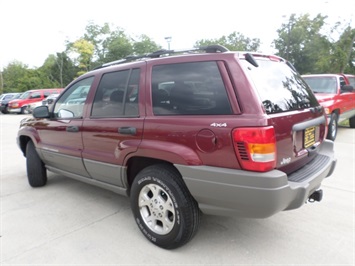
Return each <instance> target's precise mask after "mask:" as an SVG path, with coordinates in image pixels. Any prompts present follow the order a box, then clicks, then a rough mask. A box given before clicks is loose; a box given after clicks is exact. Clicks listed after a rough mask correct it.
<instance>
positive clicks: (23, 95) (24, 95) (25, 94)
mask: <svg viewBox="0 0 355 266" xmlns="http://www.w3.org/2000/svg"><path fill="white" fill-rule="evenodd" d="M30 94H31V93H30V92H29V91H26V92H25V93H23V94H22V95H21V96H20V98H19V99H27V98H28V97H29V95H30Z"/></svg>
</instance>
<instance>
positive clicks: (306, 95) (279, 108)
mask: <svg viewBox="0 0 355 266" xmlns="http://www.w3.org/2000/svg"><path fill="white" fill-rule="evenodd" d="M256 59H257V63H258V65H259V66H258V67H255V66H253V65H252V64H250V63H249V62H247V61H246V60H244V59H242V60H241V63H242V66H243V67H244V69H245V70H246V72H247V73H248V74H249V76H250V78H251V80H252V82H253V83H254V85H255V88H256V90H257V92H258V94H259V96H260V99H261V101H262V103H263V105H264V108H265V110H266V113H268V114H271V113H281V112H288V111H294V110H301V109H305V108H310V107H315V106H318V105H319V104H318V101H317V99H316V98H315V96H314V94H313V92H312V90H311V89H310V88H309V87H308V85H307V84H306V83H305V82H304V81H303V79H302V78H301V77H300V75H299V74H298V73H297V72H295V71H293V70H292V69H291V68H290V67H289V66H288V65H287V64H285V63H284V62H281V61H276V60H270V59H269V58H256Z"/></svg>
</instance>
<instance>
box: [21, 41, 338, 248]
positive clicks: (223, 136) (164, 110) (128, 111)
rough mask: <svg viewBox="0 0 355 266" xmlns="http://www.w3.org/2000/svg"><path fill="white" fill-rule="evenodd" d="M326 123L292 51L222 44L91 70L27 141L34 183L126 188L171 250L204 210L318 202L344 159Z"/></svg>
mask: <svg viewBox="0 0 355 266" xmlns="http://www.w3.org/2000/svg"><path fill="white" fill-rule="evenodd" d="M326 127H327V124H326V116H325V113H324V110H323V108H322V107H321V106H320V105H319V103H318V102H317V100H316V98H315V97H314V94H313V93H312V91H311V90H310V88H309V87H308V85H307V84H306V83H305V82H304V80H303V79H302V78H301V77H300V76H299V74H298V73H297V72H296V71H295V69H294V68H293V67H292V66H291V65H290V64H289V63H288V62H286V61H285V60H284V59H282V58H280V57H277V56H274V55H266V54H260V53H250V52H233V51H228V50H227V49H226V48H225V47H223V46H219V45H214V46H208V47H201V48H196V49H191V50H185V51H172V50H160V51H157V52H154V53H151V54H146V55H142V56H130V57H127V58H125V59H122V60H118V61H115V62H112V63H108V64H105V65H103V66H102V67H100V68H98V69H95V70H93V71H90V72H88V73H86V74H84V75H82V76H81V77H79V78H78V79H76V80H74V81H73V82H72V83H71V84H69V85H68V86H67V88H66V89H65V91H64V92H63V93H62V94H61V95H60V96H59V98H58V99H57V101H56V102H55V105H54V106H53V107H52V108H51V109H50V111H49V110H48V107H47V106H41V107H37V108H36V109H35V110H34V112H33V118H29V119H25V120H23V121H22V122H21V125H20V129H19V132H18V138H17V140H18V144H19V147H20V148H21V150H22V152H23V154H24V156H26V158H27V159H26V161H27V175H28V181H29V184H30V185H31V186H33V187H40V186H44V185H45V184H46V182H47V170H49V171H52V172H55V173H59V174H62V175H65V176H68V177H71V178H74V179H77V180H81V181H83V182H86V183H89V184H93V185H97V186H99V187H102V188H106V189H109V190H111V191H114V192H117V193H119V194H122V195H127V196H128V197H130V201H131V208H132V212H133V216H134V220H135V222H136V223H137V225H138V228H139V229H140V230H141V231H142V233H143V234H144V236H145V237H146V238H147V239H148V240H149V241H151V242H152V243H154V244H155V245H157V246H160V247H163V248H166V249H173V248H177V247H179V246H182V245H184V244H186V243H187V242H188V241H189V240H190V239H191V238H192V237H193V236H194V235H195V233H196V232H197V229H198V226H199V221H200V217H201V214H203V213H204V214H212V215H234V216H242V217H253V218H265V217H269V216H271V215H274V214H276V213H278V212H280V211H284V210H291V209H295V208H299V207H300V206H302V205H303V204H304V203H305V202H306V201H307V200H310V201H320V200H321V198H322V193H321V190H320V186H321V183H322V181H323V179H324V178H326V177H328V176H330V175H331V174H332V172H333V169H334V167H335V164H336V159H335V157H334V152H333V142H332V141H329V140H326V139H325V136H326V133H327V132H326Z"/></svg>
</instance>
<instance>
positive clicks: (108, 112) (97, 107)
mask: <svg viewBox="0 0 355 266" xmlns="http://www.w3.org/2000/svg"><path fill="white" fill-rule="evenodd" d="M139 75H140V69H128V70H123V71H116V72H109V73H106V74H104V75H103V76H102V78H101V81H100V84H99V86H98V88H97V91H96V94H95V99H94V103H93V108H92V112H91V116H92V117H132V116H133V117H135V116H138V91H139Z"/></svg>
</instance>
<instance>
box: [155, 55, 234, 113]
mask: <svg viewBox="0 0 355 266" xmlns="http://www.w3.org/2000/svg"><path fill="white" fill-rule="evenodd" d="M151 86H152V100H153V111H154V114H155V115H214V114H215V115H219V114H231V108H230V103H229V100H228V97H227V92H226V88H225V86H224V84H223V80H222V78H221V75H220V72H219V69H218V66H217V63H216V62H214V61H213V62H194V63H181V64H170V65H161V66H155V67H154V68H153V73H152V85H151Z"/></svg>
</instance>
